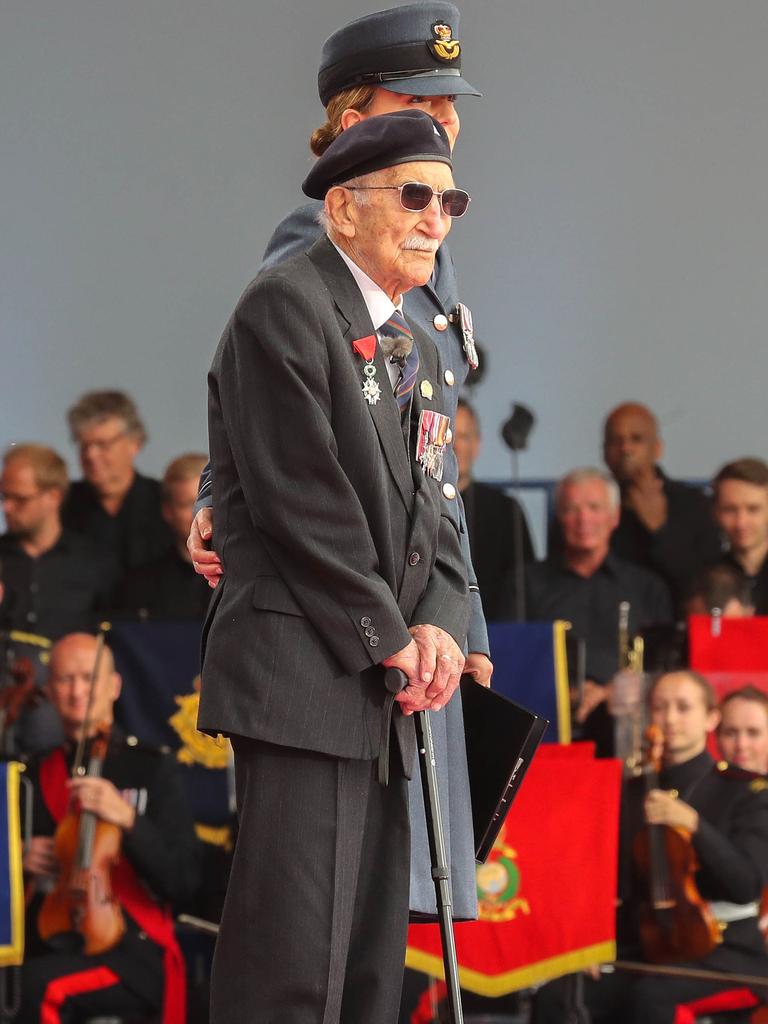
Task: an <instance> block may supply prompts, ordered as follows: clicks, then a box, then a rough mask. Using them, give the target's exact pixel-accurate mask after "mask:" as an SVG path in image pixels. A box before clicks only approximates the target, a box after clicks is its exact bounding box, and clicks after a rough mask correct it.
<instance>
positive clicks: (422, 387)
mask: <svg viewBox="0 0 768 1024" xmlns="http://www.w3.org/2000/svg"><path fill="white" fill-rule="evenodd" d="M419 393H420V394H421V397H422V398H426V399H427V400H428V401H429V400H430V399H431V398H432V396H433V395H434V393H435V392H434V390H433V389H432V385H431V383H430V382H429V381H428V380H423V381H422V382H421V384H419Z"/></svg>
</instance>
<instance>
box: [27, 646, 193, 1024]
mask: <svg viewBox="0 0 768 1024" xmlns="http://www.w3.org/2000/svg"><path fill="white" fill-rule="evenodd" d="M119 692H120V677H119V676H118V675H117V673H116V672H115V671H114V665H113V662H112V657H111V653H110V652H109V650H108V649H107V648H103V649H102V644H101V642H100V641H98V640H97V639H96V638H95V637H93V636H90V635H88V634H83V633H72V634H69V635H68V636H65V637H63V638H62V639H61V640H59V642H58V643H57V644H56V645H55V646H54V648H53V650H52V652H51V661H50V674H49V679H48V693H49V696H50V700H51V703H52V705H53V706H54V708H55V709H56V711H57V712H58V713H59V715H60V717H61V720H62V724H63V727H64V732H65V735H66V737H67V743H66V744H65V746H64V747H63V748H58V749H56V750H54V751H51V752H50V753H49V754H47V755H43V756H42V757H41V758H40V759H39V760H38V761H37V762H36V763H35V764H33V765H32V766H31V768H30V774H31V777H32V782H33V786H34V812H33V814H34V816H33V828H32V831H33V838H32V840H31V842H30V843H29V845H28V848H27V850H26V853H25V858H24V869H25V874H26V879H27V893H28V897H29V901H28V910H27V952H26V956H25V962H24V965H23V967H22V1007H21V1012H20V1014H19V1016H18V1018H17V1020H19V1021H21V1022H23V1024H27V1022H42V1021H44V1022H46V1024H49V1022H50V1024H54V1022H57V1021H61V1022H76V1021H79V1020H84V1019H87V1018H89V1017H93V1016H97V1015H102V1014H120V1015H131V1016H133V1015H136V1014H144V1013H150V1012H157V1011H158V1010H159V1009H160V1008H161V1007H162V1010H163V1022H164V1024H184V1020H185V1011H184V974H183V962H182V960H181V955H180V953H179V949H178V946H177V944H176V941H175V938H174V935H173V919H172V917H171V914H170V910H169V904H172V903H179V902H181V901H184V900H186V899H188V898H189V896H190V895H191V894H192V893H193V892H194V889H195V886H196V885H197V883H198V881H199V877H198V876H199V867H198V865H199V858H198V846H197V839H196V837H195V833H194V826H193V823H192V820H191V816H190V813H189V811H188V808H187V802H186V794H185V792H184V789H183V784H182V780H181V778H180V776H179V774H178V770H177V769H176V766H175V764H174V762H173V761H172V759H171V758H170V757H168V756H167V755H165V754H162V753H160V752H158V751H156V750H153V749H149V748H146V747H141V746H139V745H138V744H137V743H136V741H135V740H134V739H133V738H128V739H126V738H125V737H122V736H120V735H119V734H118V733H117V730H116V729H114V728H113V706H114V703H115V701H116V699H117V697H118V695H119ZM81 754H82V755H83V756H82V758H80V756H79V755H81ZM80 760H82V768H81V769H80V770H79V771H78V769H77V765H78V764H79V762H80ZM73 766H74V769H75V770H74V774H73Z"/></svg>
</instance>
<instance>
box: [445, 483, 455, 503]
mask: <svg viewBox="0 0 768 1024" xmlns="http://www.w3.org/2000/svg"><path fill="white" fill-rule="evenodd" d="M443 497H444V498H447V499H448V500H449V501H451V500H452V499H453V498H455V497H456V488H455V487H454V486H453V484H443Z"/></svg>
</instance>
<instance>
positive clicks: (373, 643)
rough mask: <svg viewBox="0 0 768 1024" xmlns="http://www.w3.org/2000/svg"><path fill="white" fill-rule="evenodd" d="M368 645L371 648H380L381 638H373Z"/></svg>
mask: <svg viewBox="0 0 768 1024" xmlns="http://www.w3.org/2000/svg"><path fill="white" fill-rule="evenodd" d="M368 643H369V644H370V645H371V647H378V646H379V638H378V637H377V636H372V637H371V639H370V640H369V641H368Z"/></svg>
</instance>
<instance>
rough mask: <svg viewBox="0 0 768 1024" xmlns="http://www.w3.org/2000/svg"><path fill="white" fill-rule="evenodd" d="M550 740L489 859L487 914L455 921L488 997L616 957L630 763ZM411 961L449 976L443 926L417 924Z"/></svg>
mask: <svg viewBox="0 0 768 1024" xmlns="http://www.w3.org/2000/svg"><path fill="white" fill-rule="evenodd" d="M591 753H592V751H591V747H590V746H589V745H586V744H584V745H582V744H573V745H572V746H569V747H558V746H554V745H552V746H547V747H541V748H540V749H539V751H538V753H537V754H536V757H535V758H534V760H533V764H532V765H531V767H530V768H529V769H528V774H527V776H526V778H525V782H524V783H523V785H522V787H521V789H520V792H519V793H518V794H517V797H516V799H515V803H514V806H513V807H512V809H511V811H510V812H509V815H508V817H507V820H506V822H505V825H504V828H503V829H502V831H501V833H500V835H499V838H498V840H497V842H496V844H495V846H494V848H493V850H492V852H491V855H490V857H489V858H488V861H487V863H486V864H483V865H481V866H479V867H478V869H477V887H478V899H479V905H480V919H479V920H478V921H475V922H471V923H465V924H458V925H457V926H456V946H457V952H458V958H459V972H460V978H461V984H462V987H463V988H466V989H468V990H469V991H472V992H476V993H478V994H480V995H485V996H500V995H504V994H505V993H507V992H513V991H515V990H516V989H520V988H526V987H528V986H530V985H534V984H538V983H540V982H542V981H547V980H549V979H551V978H556V977H559V976H560V975H562V974H568V973H570V972H572V971H577V970H580V969H581V968H583V967H586V966H588V965H590V964H594V963H597V962H600V961H607V960H613V959H615V956H616V946H615V914H616V866H617V854H618V825H619V794H620V785H621V763H620V762H619V761H595V760H593V758H592V756H591ZM406 964H407V966H408V967H411V968H413V969H415V970H418V971H423V972H424V973H426V974H429V975H432V976H433V977H443V964H442V952H441V946H440V933H439V929H438V927H437V925H412V926H411V928H410V930H409V934H408V950H407V953H406Z"/></svg>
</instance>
